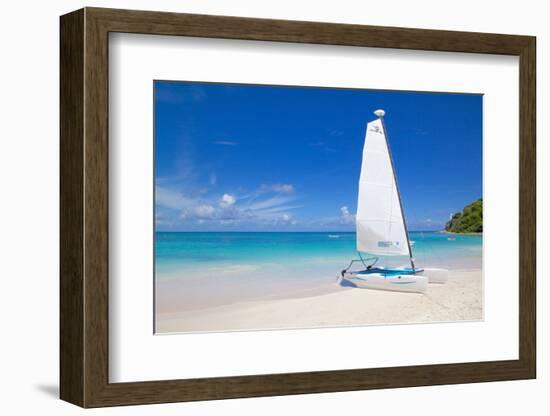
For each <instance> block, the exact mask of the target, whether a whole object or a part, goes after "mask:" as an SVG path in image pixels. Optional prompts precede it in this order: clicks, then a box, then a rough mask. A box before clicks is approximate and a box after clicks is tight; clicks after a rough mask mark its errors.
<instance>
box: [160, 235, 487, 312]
mask: <svg viewBox="0 0 550 416" xmlns="http://www.w3.org/2000/svg"><path fill="white" fill-rule="evenodd" d="M410 239H411V240H412V241H414V245H413V252H414V256H415V259H416V265H417V266H418V267H445V268H449V269H455V270H458V269H460V270H471V269H481V266H482V262H481V259H482V237H481V236H461V235H453V236H451V235H446V234H441V233H438V232H411V233H410ZM355 258H357V253H356V251H355V233H352V232H340V233H338V232H317V233H314V232H290V233H287V232H275V233H273V232H272V233H269V232H177V233H166V232H158V233H156V244H155V279H156V280H155V284H156V288H157V290H156V297H157V302H156V307H157V310H158V311H159V312H173V311H176V310H179V311H181V310H184V309H197V308H199V309H200V308H204V307H213V306H214V307H215V306H220V305H225V304H229V303H233V302H241V301H253V300H257V299H262V298H270V297H278V296H279V297H287V296H295V295H297V294H299V293H305V292H308V293H320V292H328V291H332V290H334V289H335V287H336V283H335V280H336V276H337V274H338V272H339V271H340V270H342V269H343V268H345V267H346V266H347V265H348V264H349V262H350V260H351V259H355ZM407 264H408V258H407V257H406V256H400V257H390V258H387V257H386V258H384V259H382V258H381V259H380V260H379V263H378V265H382V266H384V265H385V266H406V265H407Z"/></svg>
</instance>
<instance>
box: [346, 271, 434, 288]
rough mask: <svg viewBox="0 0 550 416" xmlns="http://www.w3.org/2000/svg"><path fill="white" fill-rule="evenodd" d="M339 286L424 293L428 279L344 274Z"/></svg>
mask: <svg viewBox="0 0 550 416" xmlns="http://www.w3.org/2000/svg"><path fill="white" fill-rule="evenodd" d="M339 282H340V284H344V283H347V284H349V285H352V286H355V287H359V288H363V289H375V290H389V291H392V292H416V293H424V292H426V290H428V277H426V276H421V275H417V274H414V275H412V274H409V275H406V274H403V275H386V274H383V273H368V274H361V273H344V274H343V275H341V276H340V279H339Z"/></svg>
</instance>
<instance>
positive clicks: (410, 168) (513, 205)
mask: <svg viewBox="0 0 550 416" xmlns="http://www.w3.org/2000/svg"><path fill="white" fill-rule="evenodd" d="M535 104H536V97H535V38H533V37H529V36H517V35H497V34H484V33H466V32H450V31H434V30H421V29H402V28H388V27H375V26H360V25H342V24H328V23H313V22H295V21H281V20H265V19H250V18H239V17H225V16H204V15H188V14H175V13H159V12H145V11H128V10H113V9H98V8H85V9H82V10H78V11H75V12H73V13H70V14H68V15H65V16H62V17H61V306H60V309H61V310H60V315H61V316H60V321H61V388H60V394H61V398H62V399H64V400H67V401H69V402H71V403H75V404H77V405H80V406H83V407H100V406H111V405H125V404H145V403H162V402H174V401H189V400H211V399H223V398H237V397H254V396H266V395H283V394H303V393H318V392H333V391H348V390H361V389H374V388H395V387H408V386H420V385H435V384H454V383H469V382H484V381H499V380H514V379H528V378H534V377H535V374H536V359H535V357H536V348H535V345H536V334H535V310H536V307H535V297H536V296H535V294H536V290H535V281H536V276H535V242H536V236H535V217H536V212H535V200H536V193H535V183H536V182H535V160H536V153H535V107H536V106H535Z"/></svg>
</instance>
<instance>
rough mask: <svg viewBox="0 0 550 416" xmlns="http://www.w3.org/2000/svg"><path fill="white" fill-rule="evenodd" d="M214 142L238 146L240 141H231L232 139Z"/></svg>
mask: <svg viewBox="0 0 550 416" xmlns="http://www.w3.org/2000/svg"><path fill="white" fill-rule="evenodd" d="M214 143H215V144H220V145H222V146H238V145H239V143H237V142H233V141H230V140H218V141H216V142H214Z"/></svg>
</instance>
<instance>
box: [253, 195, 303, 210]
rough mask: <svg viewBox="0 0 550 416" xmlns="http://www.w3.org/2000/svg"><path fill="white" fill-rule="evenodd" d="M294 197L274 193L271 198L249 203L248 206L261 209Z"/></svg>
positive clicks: (284, 202) (275, 205) (288, 200)
mask: <svg viewBox="0 0 550 416" xmlns="http://www.w3.org/2000/svg"><path fill="white" fill-rule="evenodd" d="M294 199H295V198H294V197H288V196H279V195H276V196H273V197H271V198H267V199H264V200H263V201H259V202H255V203H253V204H251V205H250V206H249V208H250V209H252V210H263V209H268V208H273V207H277V206H280V205H284V204H286V203H288V202H291V201H292V200H294Z"/></svg>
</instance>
